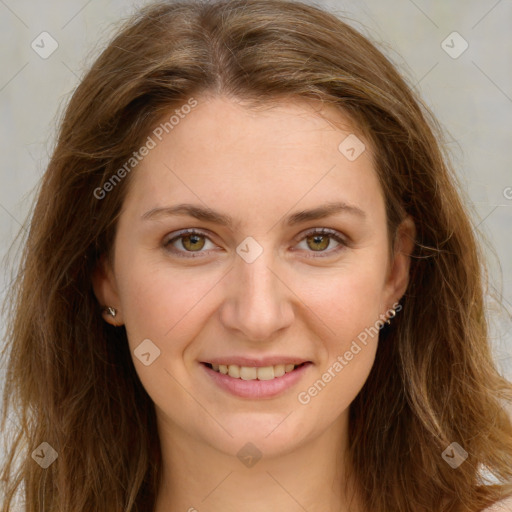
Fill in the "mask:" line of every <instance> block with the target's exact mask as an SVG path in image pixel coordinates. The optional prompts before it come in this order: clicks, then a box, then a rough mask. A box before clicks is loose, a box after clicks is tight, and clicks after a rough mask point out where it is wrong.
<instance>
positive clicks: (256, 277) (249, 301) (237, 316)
mask: <svg viewBox="0 0 512 512" xmlns="http://www.w3.org/2000/svg"><path fill="white" fill-rule="evenodd" d="M272 267H274V268H272ZM276 269H279V265H276V262H275V259H274V258H273V256H272V254H270V251H269V253H267V252H266V251H264V252H263V254H261V255H260V256H259V257H258V258H257V259H256V260H255V261H253V262H252V263H247V262H246V261H244V260H243V259H242V258H238V257H237V260H236V261H235V263H234V268H233V270H232V272H230V275H229V276H228V280H229V281H228V284H227V287H226V290H227V297H226V299H225V300H224V302H223V305H222V308H221V321H222V323H223V325H224V327H225V328H227V329H229V330H235V331H238V333H239V336H240V337H241V338H243V339H246V340H249V341H258V342H264V341H271V340H272V339H274V338H275V337H276V335H278V333H279V332H282V331H284V330H285V329H286V328H287V327H289V326H290V325H292V322H293V319H294V308H293V302H294V294H293V292H292V291H291V290H290V289H289V288H288V287H287V286H286V284H285V283H286V280H285V279H284V276H282V275H280V273H279V271H278V270H276Z"/></svg>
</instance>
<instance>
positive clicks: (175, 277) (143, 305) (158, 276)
mask: <svg viewBox="0 0 512 512" xmlns="http://www.w3.org/2000/svg"><path fill="white" fill-rule="evenodd" d="M199 274H200V275H199ZM218 279H219V276H217V275H216V274H215V275H211V273H210V274H207V273H204V272H203V273H200V271H198V270H197V269H180V270H179V271H178V270H176V269H171V268H166V267H165V266H162V264H161V262H160V264H158V265H151V264H141V265H137V263H136V262H135V263H134V264H133V265H132V267H131V269H130V271H129V272H127V273H126V274H123V275H121V278H120V279H119V291H120V296H121V307H122V310H123V315H124V316H125V326H126V330H127V334H128V339H129V342H130V345H131V346H133V345H134V344H136V343H137V340H142V339H145V338H150V339H152V340H154V341H155V343H157V344H160V345H162V346H164V345H166V344H167V345H168V343H166V340H168V339H171V338H172V339H173V343H172V347H167V348H171V349H175V350H178V349H179V348H180V344H179V338H180V337H182V335H183V330H184V329H188V328H192V329H193V328H194V326H196V325H198V324H197V323H196V322H195V321H191V320H192V319H193V318H194V317H197V313H198V312H200V311H201V301H202V300H203V299H204V298H205V297H206V295H207V294H208V292H209V291H210V290H211V289H212V288H213V287H214V286H215V283H216V282H217V281H218ZM178 334H180V335H179V336H178V337H177V335H178ZM184 339H186V338H184Z"/></svg>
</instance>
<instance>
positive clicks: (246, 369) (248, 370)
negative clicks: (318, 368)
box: [201, 361, 311, 380]
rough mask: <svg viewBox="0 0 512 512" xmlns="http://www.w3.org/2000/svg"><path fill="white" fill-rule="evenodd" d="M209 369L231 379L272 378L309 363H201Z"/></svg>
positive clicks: (279, 376) (282, 375)
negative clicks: (268, 364) (252, 364)
mask: <svg viewBox="0 0 512 512" xmlns="http://www.w3.org/2000/svg"><path fill="white" fill-rule="evenodd" d="M201 364H203V365H204V366H206V367H207V368H209V369H210V370H213V371H214V372H216V373H220V374H222V375H227V376H229V377H231V378H233V379H240V380H274V379H278V378H281V377H284V376H285V375H286V374H288V373H291V372H293V371H295V370H297V369H298V368H301V367H303V366H305V365H308V364H311V363H310V361H305V362H303V363H299V364H276V365H272V366H239V365H237V364H214V363H201Z"/></svg>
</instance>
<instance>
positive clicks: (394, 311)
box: [386, 309, 396, 325]
mask: <svg viewBox="0 0 512 512" xmlns="http://www.w3.org/2000/svg"><path fill="white" fill-rule="evenodd" d="M395 316H396V309H390V310H389V317H388V319H387V320H386V324H388V325H391V320H392V319H393V318H395Z"/></svg>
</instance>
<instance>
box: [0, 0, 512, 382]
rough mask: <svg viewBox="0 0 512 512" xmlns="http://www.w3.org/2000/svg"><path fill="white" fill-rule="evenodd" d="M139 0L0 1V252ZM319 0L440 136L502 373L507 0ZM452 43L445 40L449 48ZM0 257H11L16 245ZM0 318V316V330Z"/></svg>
mask: <svg viewBox="0 0 512 512" xmlns="http://www.w3.org/2000/svg"><path fill="white" fill-rule="evenodd" d="M144 3H145V2H131V1H129V0H124V1H121V0H115V1H114V0H110V1H101V0H89V1H87V0H71V1H66V2H64V1H62V0H61V1H56V0H49V1H45V2H44V3H43V2H34V1H29V0H17V1H15V0H0V56H1V57H0V59H1V67H0V112H1V120H2V121H1V124H0V130H1V132H0V155H1V165H0V184H1V185H0V257H4V255H5V254H6V253H7V250H8V249H9V247H10V246H11V244H12V242H13V240H14V237H15V235H16V233H17V232H18V231H19V230H20V229H21V225H22V224H23V222H24V221H25V219H26V217H27V215H28V212H29V209H30V207H31V201H32V199H33V197H34V189H35V187H36V185H37V183H38V180H39V178H40V176H41V175H42V173H43V171H44V169H45V166H46V164H47V162H48V158H49V154H50V152H51V147H52V144H53V138H54V135H55V127H56V122H57V121H58V119H59V116H60V114H61V113H62V111H63V108H64V106H65V104H66V102H67V100H68V99H69V97H70V95H71V93H72V91H73V89H74V87H75V86H76V85H77V82H78V80H79V78H80V76H81V75H82V74H83V72H84V70H85V69H86V68H87V66H88V65H90V64H91V63H92V61H93V60H94V58H95V56H97V55H98V53H99V51H100V50H101V49H102V47H103V46H104V44H105V43H106V42H107V41H108V39H109V37H110V35H111V34H112V32H113V30H114V28H115V25H116V23H117V22H118V21H119V20H120V18H123V17H126V16H128V15H129V14H130V13H131V12H132V11H133V10H134V9H135V7H136V6H140V5H142V4H144ZM319 3H320V5H324V6H326V7H329V8H330V9H332V10H333V11H335V12H337V13H338V14H342V15H345V16H348V17H349V18H350V19H351V20H353V21H351V23H352V24H353V25H354V26H355V27H356V28H358V29H359V30H361V31H363V32H364V33H365V34H366V35H368V36H369V37H370V38H371V39H372V40H373V41H374V42H377V43H378V46H379V47H380V48H381V49H382V50H383V51H384V52H385V53H386V54H387V55H388V57H390V58H391V59H392V60H393V62H394V63H395V64H396V65H397V66H398V67H399V69H400V70H401V71H402V73H404V74H405V75H406V77H407V78H408V80H409V81H410V82H411V83H413V84H415V85H416V87H417V88H418V90H419V91H420V93H421V95H422V96H423V98H424V99H425V101H426V103H427V104H428V105H429V106H430V108H431V109H432V110H433V111H434V113H435V114H436V115H437V117H438V119H439V120H440V122H441V123H442V125H443V126H444V128H445V130H446V132H447V133H448V136H449V138H448V140H449V150H450V151H451V152H452V155H453V162H454V165H455V168H456V170H457V171H458V173H459V175H460V179H461V184H462V187H463V189H464V190H465V191H466V192H467V194H468V195H469V198H470V205H471V208H472V210H473V212H474V213H473V222H474V224H475V226H478V229H479V230H481V231H482V232H483V233H484V235H485V237H486V238H487V241H488V243H489V244H490V246H492V247H493V249H492V250H490V249H486V252H487V254H488V256H489V264H490V268H491V278H492V279H491V285H492V289H493V290H494V293H497V294H498V296H501V298H502V299H501V300H502V302H503V305H504V307H503V308H501V309H500V307H498V304H497V302H496V301H495V300H494V299H492V298H489V299H488V309H489V314H490V317H491V320H492V340H493V350H494V353H495V357H496V360H497V364H498V366H499V368H500V370H501V372H502V373H503V374H505V375H507V376H508V377H509V378H510V379H512V329H511V327H512V323H511V314H512V258H511V253H512V250H511V246H512V241H511V229H510V226H511V224H512V188H509V187H512V172H511V161H512V144H511V142H512V140H511V136H510V132H511V127H512V122H511V121H512V58H511V57H512V35H511V34H512V32H511V27H512V1H511V0H489V1H487V0H485V1H484V0H471V1H469V0H468V1H466V0H456V1H450V2H447V1H441V0H439V1H426V0H414V1H413V0H368V1H366V2H364V1H348V0H347V1H341V0H338V1H336V0H332V1H327V0H324V1H321V2H319ZM43 31H46V32H48V33H50V34H51V36H52V37H53V38H54V39H55V40H56V41H57V43H58V48H57V50H56V51H55V52H54V53H53V54H52V55H51V56H50V57H48V58H47V59H43V58H41V57H40V56H39V55H38V54H37V53H36V52H35V51H34V50H33V49H32V48H31V43H32V41H34V40H36V38H38V36H39V34H41V32H43ZM453 31H457V32H458V33H459V34H461V36H462V37H463V38H464V40H465V41H467V43H468V45H469V47H468V49H467V50H466V51H465V52H464V53H462V54H461V55H460V56H459V57H458V58H456V59H455V58H452V57H451V56H450V55H448V54H447V53H446V52H445V51H444V49H443V47H442V46H441V43H442V42H443V41H444V40H445V39H446V38H447V36H449V34H451V33H452V32H453ZM37 40H40V39H39V38H38V39H37ZM452 41H453V42H452ZM460 43H461V42H460V41H457V40H456V39H453V37H452V39H450V38H448V40H447V44H449V45H451V46H453V47H454V48H453V50H452V51H456V50H458V49H459V48H461V46H460ZM507 191H508V193H507ZM507 196H508V197H507ZM11 254H12V255H13V256H12V257H11V261H13V262H16V252H11ZM2 261H3V260H2ZM2 268H3V272H2V276H1V280H0V300H1V299H2V297H3V296H4V295H5V290H6V289H7V287H8V283H9V274H8V273H7V270H6V269H7V265H6V264H5V263H3V266H2ZM3 326H4V319H3V320H2V329H1V330H0V334H2V339H3V338H4V336H3ZM425 328H427V329H428V326H425ZM1 377H2V373H1V368H0V382H1V380H2V378H1Z"/></svg>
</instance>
